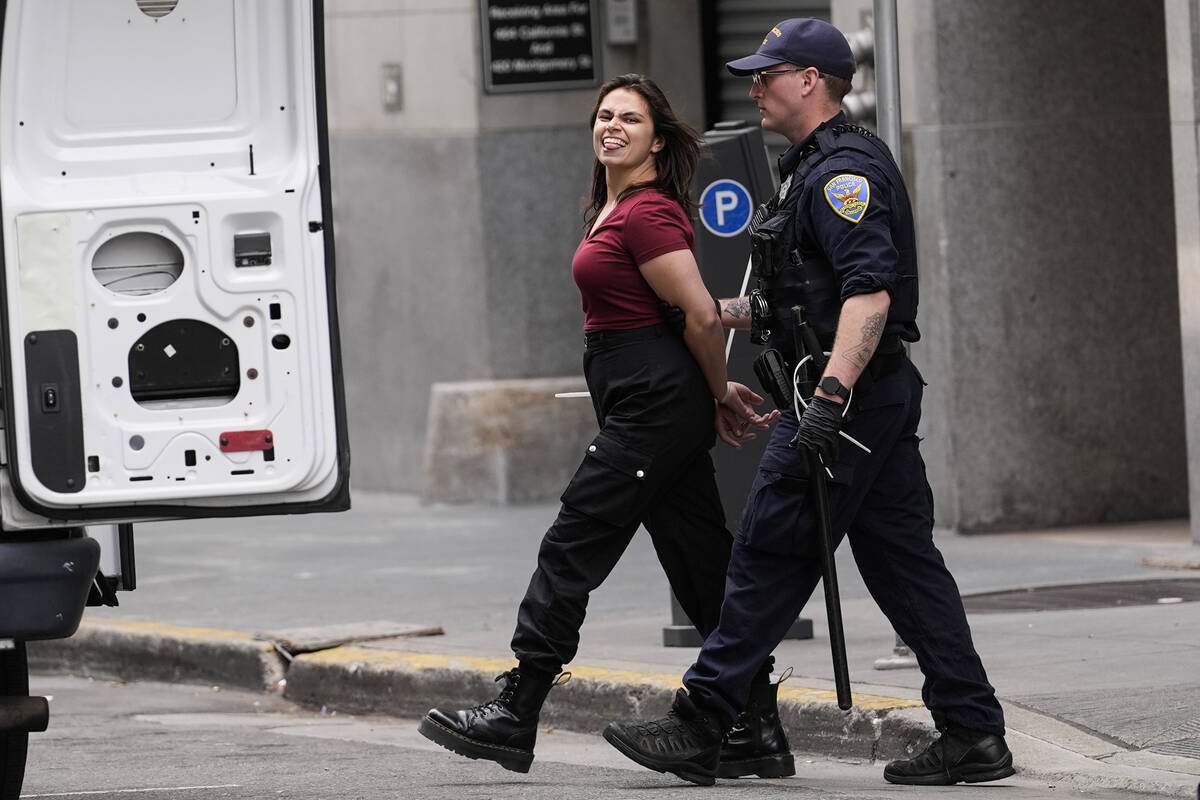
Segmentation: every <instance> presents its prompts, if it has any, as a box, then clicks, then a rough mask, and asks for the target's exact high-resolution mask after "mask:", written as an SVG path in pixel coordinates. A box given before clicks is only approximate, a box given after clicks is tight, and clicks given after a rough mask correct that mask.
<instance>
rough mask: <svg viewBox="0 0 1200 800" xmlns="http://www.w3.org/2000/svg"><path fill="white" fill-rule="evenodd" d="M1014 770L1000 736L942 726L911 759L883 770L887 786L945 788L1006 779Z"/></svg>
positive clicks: (1010, 756)
mask: <svg viewBox="0 0 1200 800" xmlns="http://www.w3.org/2000/svg"><path fill="white" fill-rule="evenodd" d="M1013 772H1015V770H1014V769H1013V765H1012V753H1011V752H1009V749H1008V744H1007V743H1005V741H1004V737H1003V736H996V735H995V734H991V733H984V732H983V731H973V730H970V729H969V728H960V727H957V726H946V727H944V728H942V735H941V736H940V737H939V738H938V739H937V741H935V742H934V743H933V744H931V745H929V747H927V748H925V749H924V750H923V751H922V752H920V753H918V754H917V755H916V756H914V757H913V758H910V759H907V760H905V761H893V762H892V763H890V764H888V765H887V766H886V767H884V769H883V777H884V779H885V780H886V781H888V782H889V783H905V784H912V785H917V786H949V785H950V784H953V783H958V782H959V781H963V782H965V783H981V782H983V781H998V780H1000V779H1001V778H1007V777H1008V776H1009V775H1012V774H1013Z"/></svg>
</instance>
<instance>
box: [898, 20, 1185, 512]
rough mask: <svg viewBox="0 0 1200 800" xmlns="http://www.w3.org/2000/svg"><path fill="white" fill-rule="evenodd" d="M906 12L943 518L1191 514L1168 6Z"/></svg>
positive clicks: (908, 102)
mask: <svg viewBox="0 0 1200 800" xmlns="http://www.w3.org/2000/svg"><path fill="white" fill-rule="evenodd" d="M1189 7H1190V8H1192V10H1193V18H1194V5H1190V6H1189ZM901 14H902V16H901V19H900V27H901V35H902V37H903V42H902V46H901V58H902V63H901V74H902V80H903V81H904V92H905V94H904V97H903V108H904V123H905V128H906V135H907V136H908V138H909V139H910V142H911V150H912V153H911V157H910V158H908V159H906V161H907V163H908V164H909V167H908V173H909V176H910V187H911V189H912V192H913V195H914V202H915V204H916V210H917V214H918V226H919V231H918V234H919V248H920V259H921V269H922V275H921V314H920V324H921V327H922V330H923V333H924V339H923V340H922V342H920V343H919V344H918V345H916V346H915V347H914V348H913V354H914V358H915V360H916V361H917V363H918V365H919V366H920V367H921V369H922V371H923V372H924V374H925V377H926V379H927V380H928V381H929V383H930V385H929V387H928V389H927V392H926V398H927V400H926V404H925V424H924V432H925V435H926V437H927V439H926V443H925V453H926V458H927V461H928V462H929V472H930V478H931V481H932V483H933V485H934V489H935V494H936V500H937V504H938V513H939V519H938V523H939V524H940V525H948V526H951V527H956V528H958V529H959V530H962V531H967V532H970V531H984V530H998V529H1020V528H1026V527H1042V526H1055V525H1070V524H1077V523H1089V522H1109V521H1111V522H1116V521H1124V520H1137V519H1151V518H1161V517H1174V516H1181V515H1183V514H1185V513H1186V512H1187V451H1186V449H1185V447H1184V413H1183V408H1184V382H1183V371H1182V367H1181V363H1180V346H1181V340H1180V328H1179V324H1178V319H1179V314H1180V302H1179V288H1178V286H1179V280H1178V279H1177V270H1176V262H1177V257H1176V244H1175V235H1174V234H1175V217H1176V215H1175V212H1174V210H1173V208H1172V202H1171V201H1172V197H1171V194H1170V193H1169V192H1164V179H1165V176H1167V175H1170V174H1171V169H1172V165H1171V163H1170V162H1171V155H1170V153H1171V149H1170V142H1171V137H1170V127H1169V121H1168V113H1167V112H1168V106H1167V92H1166V87H1167V69H1166V67H1167V57H1166V47H1165V37H1164V34H1163V30H1164V19H1163V7H1162V4H1161V3H1159V2H1157V0H1156V1H1155V2H1139V3H1132V4H1131V3H1129V2H1126V1H1125V0H1063V2H1055V3H1042V2H1037V1H1036V0H1014V2H1008V3H993V2H990V0H907V1H906V2H905V3H904V4H903V5H902V7H901ZM1194 109H1195V104H1194V103H1193V104H1192V105H1190V106H1189V114H1191V117H1192V118H1194V117H1195V111H1194ZM1193 132H1194V127H1193ZM1193 147H1194V142H1193ZM1191 177H1192V184H1191V189H1190V191H1191V192H1193V194H1194V193H1195V192H1196V190H1197V186H1196V182H1195V174H1194V171H1193V174H1192V176H1191ZM1177 185H1178V183H1177ZM1189 224H1191V225H1192V226H1193V227H1194V225H1195V217H1194V216H1193V217H1192V218H1191V220H1190V222H1189ZM1193 236H1194V232H1193ZM1194 257H1195V256H1193V258H1194ZM1178 260H1179V262H1180V264H1181V267H1180V269H1182V268H1183V267H1182V264H1183V260H1182V258H1180V259H1178ZM1191 274H1192V276H1193V278H1194V276H1195V270H1194V268H1193V270H1192V273H1191ZM1194 296H1195V295H1194V290H1193V297H1194ZM1195 304H1196V303H1195V300H1191V301H1190V304H1189V307H1188V313H1190V314H1192V315H1193V316H1195V315H1196V314H1197V309H1196V308H1192V307H1191V306H1194V305H1195ZM1195 330H1196V326H1195V324H1194V322H1193V327H1192V333H1191V334H1189V336H1190V337H1191V341H1192V342H1193V350H1194V342H1195V337H1196V333H1195ZM1194 369H1195V366H1194V365H1193V370H1194ZM1193 374H1195V373H1194V372H1193ZM1191 383H1192V384H1196V381H1195V380H1193V381H1192V382H1191ZM1192 408H1193V418H1195V416H1196V413H1197V409H1200V404H1198V402H1197V400H1196V399H1195V397H1194V395H1193V398H1192ZM1194 451H1195V449H1193V452H1194ZM1193 496H1195V494H1194V493H1193Z"/></svg>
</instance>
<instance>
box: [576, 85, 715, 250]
mask: <svg viewBox="0 0 1200 800" xmlns="http://www.w3.org/2000/svg"><path fill="white" fill-rule="evenodd" d="M615 89H629V90H630V91H634V92H637V93H638V94H639V95H641V97H642V99H643V100H645V101H646V107H647V108H649V109H650V120H651V122H653V123H654V135H655V136H658V137H661V138H662V140H663V147H662V149H661V150H659V151H658V152H657V153H655V154H654V172H655V177H654V180H653V181H647V182H643V183H636V184H634V185H632V186H629V187H627V188H626V189H625V191H623V192H621V196H620V197H619V198H617V201H618V202H620V201H621V200H624V199H625V198H626V197H628V196H629V195H631V194H633V193H634V192H636V191H638V190H639V189H645V188H654V189H657V190H658V191H660V192H662V193H663V194H665V195H666V196H667V197H670V198H671V199H672V200H674V201H675V202H677V203H679V205H681V206H682V207H683V208H684V210H690V209H692V208H694V207H695V205H696V204H695V203H693V202H692V199H691V190H692V178H694V177H695V175H696V164H697V162H699V160H700V137H699V135H698V134H697V133H696V131H695V130H694V129H693V128H692V126H690V125H688V124H687V123H686V122H684V121H683V120H681V119H680V118H679V117H677V116H675V112H674V111H672V110H671V104H670V103H668V102H667V96H666V95H665V94H663V92H662V89H659V88H658V84H657V83H655V82H654V81H652V80H651V79H649V78H647V77H646V76H645V75H638V74H636V73H630V74H628V75H618V76H617V77H615V78H613V79H611V80H609V81H608V82H607V83H605V84H604V85H603V86H601V87H600V92H599V93H598V94H597V95H596V105H595V106H594V107H593V108H592V116H591V118H590V120H589V123H590V125H591V126H592V128H593V129H594V128H595V125H596V116H597V115H598V114H599V113H600V103H602V102H603V101H604V98H605V97H606V96H608V93H609V92H611V91H613V90H615ZM606 202H608V179H607V176H606V175H605V172H604V165H603V164H601V163H600V160H599V159H594V160H593V162H592V191H591V196H590V197H589V198H588V204H587V205H586V206H584V209H583V223H584V227H587V226H588V225H590V224H591V222H592V220H593V219H595V218H596V215H597V214H599V213H600V209H602V208H604V204H605V203H606Z"/></svg>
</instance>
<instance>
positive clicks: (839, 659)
mask: <svg viewBox="0 0 1200 800" xmlns="http://www.w3.org/2000/svg"><path fill="white" fill-rule="evenodd" d="M815 340H816V333H815V332H814V331H813V330H812V329H811V328H809V327H808V323H807V322H805V321H804V308H803V307H802V306H792V341H793V343H794V345H795V347H796V363H800V362H801V361H803V360H804V357H805V355H810V356H812V361H811V363H810V364H807V365H806V368H804V369H801V370H800V379H799V380H798V381H797V385H796V389H797V391H799V392H800V396H801V397H812V396H813V391H814V390H815V389H816V382H817V378H819V377H820V376H821V375H822V374H823V373H824V372H825V363H826V362H825V353H824V351H822V350H821V347H820V345H819V344H813V342H814V341H815ZM814 375H815V376H816V377H814ZM806 453H807V457H808V479H809V485H810V486H811V487H812V500H813V505H815V506H816V507H817V526H818V528H820V530H819V531H818V534H819V536H818V537H817V538H819V539H820V541H821V584H822V585H823V586H824V587H825V616H827V617H828V618H829V649H830V650H831V651H832V654H833V683H834V686H835V687H836V688H837V703H838V708H840V709H842V710H843V711H849V710H850V708H851V706H852V705H853V702H852V700H851V698H850V669H849V667H848V666H847V664H846V632H845V630H844V629H843V628H842V603H841V598H840V596H839V595H838V583H837V567H836V565H835V564H834V560H833V552H834V549H835V547H836V545H835V543H834V540H833V521H832V520H831V519H830V518H829V487H828V486H827V485H826V483H825V467H824V465H823V464H821V459H820V458H818V457H817V454H816V453H815V452H813V451H812V450H807V451H806Z"/></svg>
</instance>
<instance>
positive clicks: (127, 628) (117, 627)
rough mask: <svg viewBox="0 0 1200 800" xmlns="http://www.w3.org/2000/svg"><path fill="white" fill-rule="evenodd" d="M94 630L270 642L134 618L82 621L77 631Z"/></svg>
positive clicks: (264, 644)
mask: <svg viewBox="0 0 1200 800" xmlns="http://www.w3.org/2000/svg"><path fill="white" fill-rule="evenodd" d="M87 631H95V632H97V633H106V632H108V633H112V632H117V633H145V634H152V635H155V636H164V637H169V638H173V639H188V640H192V641H212V640H214V639H217V640H225V641H232V642H251V643H253V644H257V645H260V646H261V648H262V649H263V650H271V649H273V648H272V645H271V643H270V642H264V641H260V640H257V639H255V638H254V637H253V636H251V635H250V634H248V633H242V632H240V631H226V630H220V629H217V628H193V627H188V626H184V625H166V624H163V623H161V622H143V621H141V620H134V619H113V620H105V621H104V622H84V623H82V624H80V626H79V632H80V633H84V632H87Z"/></svg>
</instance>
